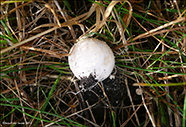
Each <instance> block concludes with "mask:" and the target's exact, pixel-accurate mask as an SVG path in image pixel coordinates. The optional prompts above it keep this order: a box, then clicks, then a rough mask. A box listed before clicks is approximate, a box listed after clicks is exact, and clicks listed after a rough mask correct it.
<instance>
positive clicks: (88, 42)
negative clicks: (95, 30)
mask: <svg viewBox="0 0 186 127" xmlns="http://www.w3.org/2000/svg"><path fill="white" fill-rule="evenodd" d="M68 62H69V66H70V69H71V70H72V72H73V73H74V75H75V76H76V77H77V78H78V79H82V78H88V77H89V76H90V75H92V76H93V77H94V79H95V80H97V81H103V80H104V79H106V78H107V77H108V76H109V75H110V74H111V72H112V70H113V68H114V65H115V59H114V54H113V52H112V50H111V49H110V47H109V46H108V45H107V44H106V43H105V42H103V41H100V40H98V39H95V38H84V39H82V40H80V41H79V42H77V43H76V44H75V45H74V46H73V47H72V48H71V50H70V56H69V57H68Z"/></svg>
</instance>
